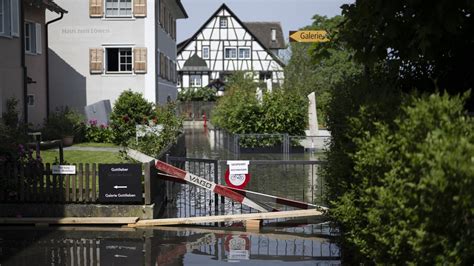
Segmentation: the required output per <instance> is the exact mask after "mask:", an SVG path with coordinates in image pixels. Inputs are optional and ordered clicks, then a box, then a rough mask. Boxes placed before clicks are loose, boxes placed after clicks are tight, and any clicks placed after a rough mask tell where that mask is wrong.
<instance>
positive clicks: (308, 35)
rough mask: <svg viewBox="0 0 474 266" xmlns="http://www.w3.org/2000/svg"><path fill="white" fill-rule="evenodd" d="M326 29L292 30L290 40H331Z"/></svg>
mask: <svg viewBox="0 0 474 266" xmlns="http://www.w3.org/2000/svg"><path fill="white" fill-rule="evenodd" d="M327 35H328V33H327V31H325V30H300V31H290V42H329V38H328V37H327Z"/></svg>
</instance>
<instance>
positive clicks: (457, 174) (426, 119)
mask: <svg viewBox="0 0 474 266" xmlns="http://www.w3.org/2000/svg"><path fill="white" fill-rule="evenodd" d="M353 91H355V90H353ZM374 95H383V94H381V93H380V91H378V92H376V93H374V94H373V95H372V96H374ZM346 96H348V95H346ZM363 98H365V99H367V98H370V97H367V96H364V97H363ZM465 98H466V97H459V96H455V97H450V96H448V95H446V94H444V95H439V94H434V95H429V96H427V95H424V96H409V97H408V96H406V97H404V99H403V100H402V103H401V105H400V106H401V108H394V107H393V106H390V105H386V106H385V107H383V105H380V104H383V102H380V101H383V98H380V99H377V98H373V99H371V100H370V102H371V103H372V105H371V104H367V105H364V104H361V107H360V108H357V107H356V105H354V107H356V108H355V109H357V110H358V111H357V112H355V113H353V114H352V115H351V114H347V115H346V118H345V119H346V120H348V121H349V123H348V125H349V126H348V127H347V128H346V129H345V130H342V132H344V133H345V134H343V135H344V137H343V135H341V133H342V132H341V130H339V131H338V130H335V131H336V132H337V133H338V134H336V135H334V133H335V132H333V137H335V139H334V140H333V143H332V146H331V152H330V153H329V157H330V158H331V160H330V163H332V166H330V168H328V167H326V168H325V170H326V171H325V175H326V178H329V177H336V178H337V179H339V181H340V182H341V183H342V185H343V187H344V188H342V189H341V187H338V185H337V181H334V180H332V182H331V184H330V187H331V192H332V193H333V194H332V199H333V200H334V201H333V208H332V210H331V213H332V216H333V217H334V218H335V219H336V220H337V221H338V222H339V223H340V224H341V228H342V230H343V232H344V236H345V241H346V244H349V245H350V247H352V248H353V249H352V250H351V249H350V248H349V249H348V250H349V251H355V252H354V253H355V257H352V259H354V258H355V259H359V260H365V261H370V262H375V263H388V264H429V265H431V264H457V265H458V264H464V263H468V264H469V263H472V262H473V261H474V246H473V245H472V243H474V164H473V162H474V161H473V158H474V136H473V132H474V124H473V120H472V118H470V117H467V116H466V115H465V113H464V110H463V105H464V100H465ZM349 101H350V100H349ZM385 102H386V101H385ZM394 102H396V101H394ZM377 106H378V107H380V108H378V107H377ZM333 111H334V110H333ZM384 114H385V115H384ZM392 115H394V116H395V119H391V118H390V116H392ZM384 116H385V117H384ZM339 118H341V117H339ZM332 126H333V129H336V128H335V124H332ZM336 150H338V151H339V152H338V153H336V152H335V151H336ZM336 155H342V157H343V158H344V160H342V162H343V163H341V164H340V165H339V167H337V168H338V169H336V166H335V165H334V162H335V161H337V159H338V158H337V157H335V156H336ZM339 158H341V157H339ZM326 180H328V179H326ZM352 255H354V254H352Z"/></svg>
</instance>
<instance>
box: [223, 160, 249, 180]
mask: <svg viewBox="0 0 474 266" xmlns="http://www.w3.org/2000/svg"><path fill="white" fill-rule="evenodd" d="M249 164H250V162H249V161H227V165H229V174H230V175H231V176H232V175H246V174H248V173H249Z"/></svg>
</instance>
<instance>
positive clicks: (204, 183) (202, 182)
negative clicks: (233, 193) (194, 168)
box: [189, 175, 212, 189]
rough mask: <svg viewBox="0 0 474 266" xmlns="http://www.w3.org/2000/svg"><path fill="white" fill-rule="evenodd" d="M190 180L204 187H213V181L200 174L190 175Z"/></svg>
mask: <svg viewBox="0 0 474 266" xmlns="http://www.w3.org/2000/svg"><path fill="white" fill-rule="evenodd" d="M189 179H190V181H191V183H194V184H196V185H198V186H201V187H204V188H207V189H211V188H212V183H211V182H208V181H207V180H205V179H202V178H200V177H198V176H195V175H190V178H189Z"/></svg>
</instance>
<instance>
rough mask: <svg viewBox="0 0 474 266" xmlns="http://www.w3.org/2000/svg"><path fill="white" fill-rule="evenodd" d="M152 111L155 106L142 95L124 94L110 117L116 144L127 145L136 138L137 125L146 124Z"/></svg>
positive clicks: (116, 103)
mask: <svg viewBox="0 0 474 266" xmlns="http://www.w3.org/2000/svg"><path fill="white" fill-rule="evenodd" d="M152 111H153V104H152V103H149V102H147V101H146V100H145V98H143V95H142V94H141V93H136V92H132V91H131V90H127V91H124V92H122V93H121V94H120V96H119V98H118V99H117V101H116V102H115V104H114V108H113V111H112V113H111V115H110V120H111V123H110V126H111V128H112V130H113V135H114V143H116V144H120V145H125V144H126V143H127V141H128V140H129V139H130V138H135V134H136V125H137V124H142V123H144V122H146V121H147V120H148V118H149V117H150V115H151V114H152Z"/></svg>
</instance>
